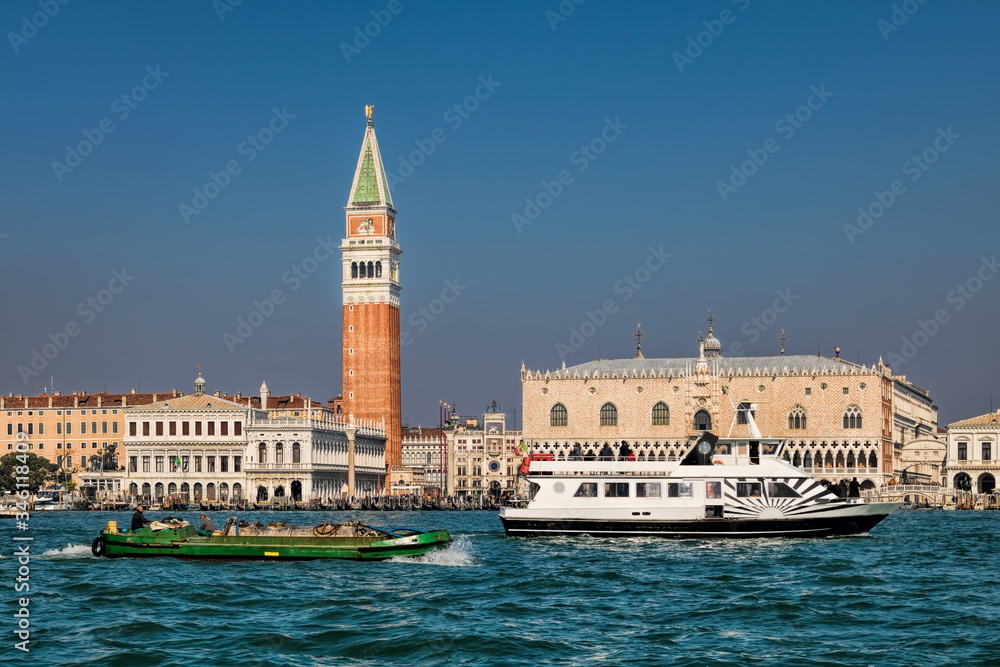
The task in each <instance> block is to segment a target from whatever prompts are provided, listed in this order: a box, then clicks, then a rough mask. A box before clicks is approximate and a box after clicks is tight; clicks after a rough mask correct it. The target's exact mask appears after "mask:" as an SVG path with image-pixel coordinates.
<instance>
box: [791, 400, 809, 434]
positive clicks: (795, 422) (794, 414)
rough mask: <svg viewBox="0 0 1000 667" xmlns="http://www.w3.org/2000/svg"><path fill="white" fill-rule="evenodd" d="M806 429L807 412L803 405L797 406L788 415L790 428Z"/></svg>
mask: <svg viewBox="0 0 1000 667" xmlns="http://www.w3.org/2000/svg"><path fill="white" fill-rule="evenodd" d="M805 427H806V411H805V409H803V407H802V406H801V405H796V406H795V407H794V408H792V411H791V412H789V413H788V428H789V429H803V428H805Z"/></svg>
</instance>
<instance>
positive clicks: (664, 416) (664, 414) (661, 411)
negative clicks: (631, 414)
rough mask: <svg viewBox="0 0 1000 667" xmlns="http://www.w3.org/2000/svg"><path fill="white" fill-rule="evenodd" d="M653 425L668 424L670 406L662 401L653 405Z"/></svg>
mask: <svg viewBox="0 0 1000 667" xmlns="http://www.w3.org/2000/svg"><path fill="white" fill-rule="evenodd" d="M653 426H670V408H668V407H667V404H666V403H664V402H663V401H660V402H659V403H657V404H656V405H654V406H653Z"/></svg>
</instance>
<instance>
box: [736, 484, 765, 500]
mask: <svg viewBox="0 0 1000 667" xmlns="http://www.w3.org/2000/svg"><path fill="white" fill-rule="evenodd" d="M736 497H737V498H760V482H737V483H736Z"/></svg>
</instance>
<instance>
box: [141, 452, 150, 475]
mask: <svg viewBox="0 0 1000 667" xmlns="http://www.w3.org/2000/svg"><path fill="white" fill-rule="evenodd" d="M142 471H143V472H149V457H148V456H143V457H142Z"/></svg>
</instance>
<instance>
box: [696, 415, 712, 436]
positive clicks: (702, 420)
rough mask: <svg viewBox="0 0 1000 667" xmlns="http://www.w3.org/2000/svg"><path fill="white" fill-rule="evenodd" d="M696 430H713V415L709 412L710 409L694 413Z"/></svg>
mask: <svg viewBox="0 0 1000 667" xmlns="http://www.w3.org/2000/svg"><path fill="white" fill-rule="evenodd" d="M694 430H696V431H711V430H712V415H710V414H708V410H699V411H698V412H696V413H694Z"/></svg>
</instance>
